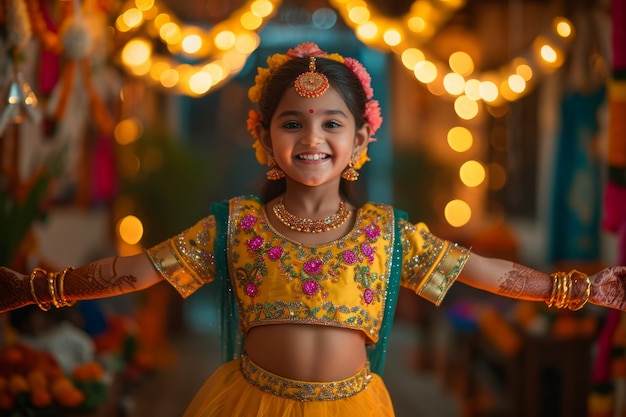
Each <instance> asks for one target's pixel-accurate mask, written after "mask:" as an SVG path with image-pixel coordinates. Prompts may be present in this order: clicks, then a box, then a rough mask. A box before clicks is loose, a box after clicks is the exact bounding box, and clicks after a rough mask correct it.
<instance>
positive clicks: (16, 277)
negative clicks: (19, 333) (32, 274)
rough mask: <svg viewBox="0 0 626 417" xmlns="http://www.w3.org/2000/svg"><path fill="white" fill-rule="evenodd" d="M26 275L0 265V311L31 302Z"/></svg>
mask: <svg viewBox="0 0 626 417" xmlns="http://www.w3.org/2000/svg"><path fill="white" fill-rule="evenodd" d="M33 302H34V301H33V299H32V296H31V293H30V287H29V285H28V276H26V275H24V274H20V273H18V272H15V271H13V270H10V269H9V268H5V267H0V312H5V311H9V310H14V309H16V308H20V307H24V306H25V305H28V304H33Z"/></svg>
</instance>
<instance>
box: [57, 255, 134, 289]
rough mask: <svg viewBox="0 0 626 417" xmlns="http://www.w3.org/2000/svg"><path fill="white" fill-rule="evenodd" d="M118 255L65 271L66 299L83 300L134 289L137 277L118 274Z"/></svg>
mask: <svg viewBox="0 0 626 417" xmlns="http://www.w3.org/2000/svg"><path fill="white" fill-rule="evenodd" d="M117 260H118V257H117V256H116V257H113V258H107V259H103V260H100V261H96V262H93V263H90V264H87V265H85V266H82V267H80V268H76V269H73V270H70V271H68V272H67V274H66V276H65V282H64V286H65V288H64V292H65V297H66V298H67V299H68V300H84V299H92V298H102V297H110V296H113V295H120V294H124V293H126V292H130V291H132V290H134V289H135V286H136V283H137V277H135V276H134V275H125V274H119V273H118V272H117V270H116V262H117Z"/></svg>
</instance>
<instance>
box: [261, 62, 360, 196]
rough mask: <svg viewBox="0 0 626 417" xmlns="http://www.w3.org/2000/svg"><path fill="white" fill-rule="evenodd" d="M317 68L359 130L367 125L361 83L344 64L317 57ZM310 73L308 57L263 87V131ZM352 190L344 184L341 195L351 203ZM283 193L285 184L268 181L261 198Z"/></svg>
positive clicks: (286, 66)
mask: <svg viewBox="0 0 626 417" xmlns="http://www.w3.org/2000/svg"><path fill="white" fill-rule="evenodd" d="M315 66H316V70H317V72H319V73H322V74H324V75H325V76H326V77H327V78H328V82H329V84H330V86H331V87H333V88H334V89H335V90H336V91H337V92H338V93H339V95H340V96H341V98H342V99H343V101H344V102H345V103H346V105H347V106H348V109H349V110H350V112H351V113H352V115H353V116H354V120H355V127H356V129H357V130H358V129H360V128H361V127H362V126H363V125H364V124H365V119H364V117H363V114H364V113H365V104H366V102H367V97H366V96H365V91H364V90H363V86H362V85H361V82H360V81H359V79H358V78H357V77H356V75H354V73H353V72H352V70H350V69H349V68H348V67H346V66H345V65H344V64H342V63H341V62H338V61H335V60H332V59H326V58H320V57H316V60H315ZM308 70H309V57H304V58H294V59H291V60H289V61H287V62H285V63H284V64H283V65H281V66H280V67H279V68H277V69H276V70H274V72H273V73H272V75H271V76H270V77H269V79H268V80H267V81H266V83H265V85H264V86H263V91H262V93H261V99H260V100H259V111H260V114H261V124H262V125H263V127H264V128H266V129H269V127H270V122H271V119H272V116H273V115H274V112H275V111H276V108H277V107H278V103H279V102H280V100H281V99H282V98H283V95H284V94H285V92H286V91H287V89H289V88H293V83H294V81H295V80H296V78H297V77H298V75H300V74H302V73H303V72H306V71H308ZM350 188H351V186H349V183H347V182H346V181H345V180H342V181H341V187H340V191H341V193H342V194H343V195H344V196H345V197H346V198H347V199H348V200H352V198H351V197H352V196H351V194H352V191H351V190H350ZM284 190H285V181H284V180H279V181H267V182H266V183H265V185H264V187H263V190H262V192H261V196H262V197H263V199H264V200H265V201H269V200H271V199H272V198H274V197H276V196H278V195H279V194H281V193H282V192H284Z"/></svg>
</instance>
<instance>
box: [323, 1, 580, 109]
mask: <svg viewBox="0 0 626 417" xmlns="http://www.w3.org/2000/svg"><path fill="white" fill-rule="evenodd" d="M330 3H331V5H333V6H334V7H335V8H337V10H338V11H339V12H340V14H341V15H342V17H343V18H344V20H345V21H346V24H348V26H350V27H351V28H352V29H353V30H354V31H355V33H356V35H357V36H358V37H359V39H360V40H361V41H363V42H364V43H365V44H367V45H368V46H371V47H375V48H383V49H387V50H389V51H390V52H393V53H394V54H396V55H397V56H398V57H399V58H400V59H401V61H402V63H403V65H404V66H405V67H406V68H407V69H408V70H409V71H413V72H414V74H415V78H416V79H417V80H418V81H420V82H422V83H423V84H426V85H427V86H428V87H429V89H430V90H431V92H433V93H434V94H437V95H442V94H448V95H449V96H452V97H457V98H459V97H460V99H461V100H462V101H463V100H470V101H484V102H485V103H487V104H489V105H492V106H498V105H501V104H504V103H506V102H511V101H515V100H517V99H519V98H521V97H522V96H524V95H525V94H527V93H528V91H530V87H532V85H533V84H535V83H536V81H537V79H538V78H539V76H540V75H542V74H549V73H551V72H553V71H554V70H556V69H557V68H559V67H560V66H561V65H562V64H563V60H564V54H565V51H566V49H567V47H568V46H569V44H570V42H571V40H572V39H573V37H574V27H573V25H572V23H571V22H570V21H569V20H567V19H566V18H564V17H560V16H559V17H555V19H554V20H553V22H552V25H551V27H550V28H549V29H548V30H547V31H546V33H542V34H540V35H539V36H537V37H536V38H535V40H534V41H533V42H532V45H531V46H530V48H529V50H528V51H525V52H524V53H522V54H519V55H518V56H517V57H515V58H513V59H511V60H510V61H509V62H507V63H505V64H503V65H502V66H500V67H499V68H495V69H491V70H489V71H484V72H482V73H479V74H474V73H473V72H471V73H460V72H458V71H455V69H454V68H450V65H449V64H448V63H444V62H443V61H441V60H438V59H436V58H433V57H432V56H433V54H431V53H429V52H428V51H427V50H426V48H425V46H424V45H425V43H426V42H427V41H428V40H430V39H431V38H432V37H433V36H434V35H435V34H436V32H437V31H438V30H439V28H440V27H441V26H442V25H443V24H444V23H446V22H447V20H448V19H449V18H450V17H451V16H452V14H453V13H454V12H455V11H457V10H459V9H460V8H462V7H463V6H464V5H465V1H464V0H448V1H444V0H417V1H415V2H413V3H412V5H411V7H410V9H409V12H407V13H406V14H405V15H403V16H402V17H400V18H391V17H388V16H383V15H381V13H380V12H378V11H377V10H376V8H375V7H372V6H371V5H369V4H368V3H367V2H365V1H363V0H360V1H348V0H330ZM467 57H468V58H469V59H470V60H471V57H469V55H467ZM451 58H452V57H451ZM448 74H450V75H448ZM470 75H471V77H470ZM444 78H447V79H445V80H444ZM436 82H438V83H441V84H444V86H443V89H442V88H439V91H435V90H436V89H437V87H435V85H434V84H435V83H436ZM446 84H447V85H446ZM455 86H456V87H455Z"/></svg>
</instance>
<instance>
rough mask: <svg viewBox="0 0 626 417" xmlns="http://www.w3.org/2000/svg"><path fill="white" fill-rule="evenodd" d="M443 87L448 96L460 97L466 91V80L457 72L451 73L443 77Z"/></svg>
mask: <svg viewBox="0 0 626 417" xmlns="http://www.w3.org/2000/svg"><path fill="white" fill-rule="evenodd" d="M443 86H444V88H445V89H446V91H447V92H448V94H450V95H453V96H458V95H459V94H462V93H463V92H464V90H465V79H464V78H463V76H461V75H459V74H457V73H455V72H449V73H447V74H446V75H445V76H444V77H443Z"/></svg>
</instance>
